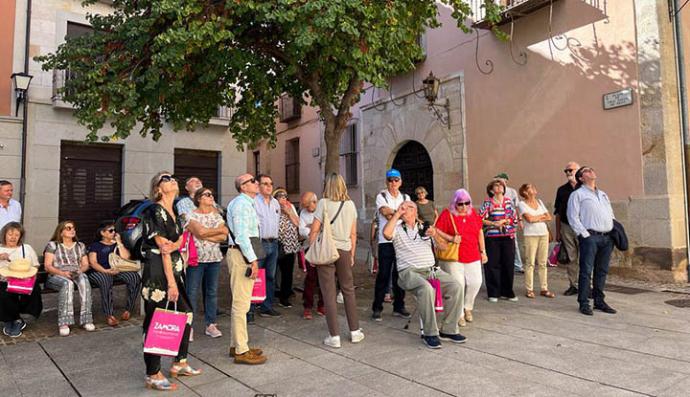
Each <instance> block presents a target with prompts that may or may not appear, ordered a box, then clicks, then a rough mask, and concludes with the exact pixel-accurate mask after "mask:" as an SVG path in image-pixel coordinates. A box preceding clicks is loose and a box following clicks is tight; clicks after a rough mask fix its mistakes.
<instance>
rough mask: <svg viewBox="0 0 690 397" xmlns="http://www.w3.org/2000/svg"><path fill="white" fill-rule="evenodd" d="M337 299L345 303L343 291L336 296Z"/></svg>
mask: <svg viewBox="0 0 690 397" xmlns="http://www.w3.org/2000/svg"><path fill="white" fill-rule="evenodd" d="M335 301H336V302H338V303H344V302H345V299H343V293H342V292H340V291H338V295H336V297H335Z"/></svg>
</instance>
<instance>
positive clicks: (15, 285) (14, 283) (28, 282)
mask: <svg viewBox="0 0 690 397" xmlns="http://www.w3.org/2000/svg"><path fill="white" fill-rule="evenodd" d="M34 284H36V276H33V277H29V278H14V277H8V278H7V292H12V293H14V294H23V295H31V291H33V290H34Z"/></svg>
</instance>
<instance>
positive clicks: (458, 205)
mask: <svg viewBox="0 0 690 397" xmlns="http://www.w3.org/2000/svg"><path fill="white" fill-rule="evenodd" d="M470 204H472V202H471V201H458V202H457V203H455V206H456V207H462V206H463V205H464V206H468V207H469V205H470Z"/></svg>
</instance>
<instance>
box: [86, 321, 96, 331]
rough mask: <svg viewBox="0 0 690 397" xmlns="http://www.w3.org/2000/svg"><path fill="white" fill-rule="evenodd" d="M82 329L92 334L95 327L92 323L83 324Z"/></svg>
mask: <svg viewBox="0 0 690 397" xmlns="http://www.w3.org/2000/svg"><path fill="white" fill-rule="evenodd" d="M84 329H85V330H87V331H88V332H93V331H95V330H96V326H95V325H93V323H88V324H84Z"/></svg>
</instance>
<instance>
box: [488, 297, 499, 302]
mask: <svg viewBox="0 0 690 397" xmlns="http://www.w3.org/2000/svg"><path fill="white" fill-rule="evenodd" d="M489 302H491V303H496V302H498V298H489Z"/></svg>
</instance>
